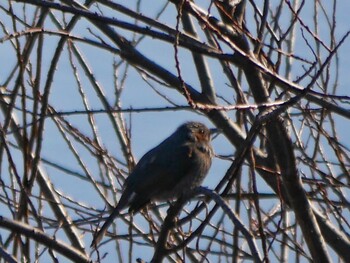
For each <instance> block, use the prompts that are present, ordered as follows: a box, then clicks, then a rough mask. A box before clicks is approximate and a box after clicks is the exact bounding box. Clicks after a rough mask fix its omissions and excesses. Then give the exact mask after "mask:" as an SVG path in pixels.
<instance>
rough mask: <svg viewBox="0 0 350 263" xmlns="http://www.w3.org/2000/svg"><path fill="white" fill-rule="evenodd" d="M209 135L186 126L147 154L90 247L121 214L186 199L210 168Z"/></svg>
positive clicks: (199, 126) (200, 126) (198, 127)
mask: <svg viewBox="0 0 350 263" xmlns="http://www.w3.org/2000/svg"><path fill="white" fill-rule="evenodd" d="M210 137H211V131H210V130H209V129H208V128H207V127H206V126H205V125H204V124H202V123H199V122H187V123H185V124H183V125H181V126H180V127H179V128H178V129H177V130H176V131H175V132H174V133H173V134H172V135H171V136H170V137H168V138H167V139H165V140H164V141H163V142H162V143H160V144H159V145H158V146H156V147H155V148H153V149H152V150H150V151H149V152H147V153H146V154H145V155H144V156H143V157H142V158H141V160H140V161H139V162H138V163H137V165H136V166H135V168H134V170H133V171H132V173H131V174H130V175H129V177H128V178H127V179H126V181H125V185H124V191H123V194H122V196H121V198H120V200H119V203H118V204H117V206H116V207H115V208H114V210H113V212H112V214H111V215H110V216H109V217H108V219H107V220H106V222H105V223H104V224H103V226H102V227H101V229H100V230H99V231H98V232H97V233H96V235H95V236H94V239H93V241H92V244H91V245H92V246H93V245H97V244H98V243H99V242H100V241H101V239H102V237H103V235H104V234H105V232H106V231H107V229H108V227H109V226H110V225H111V224H112V223H113V220H114V218H115V217H117V216H118V215H119V213H120V211H121V210H123V209H124V208H126V207H129V212H131V213H134V212H137V211H139V210H140V209H142V208H143V207H144V206H145V205H147V204H148V203H149V202H150V201H155V200H157V201H164V200H170V199H174V198H178V197H180V196H183V195H186V194H187V193H189V192H190V191H191V190H192V189H194V188H195V187H198V186H200V185H201V183H202V181H203V179H204V178H205V176H206V175H207V173H208V170H209V168H210V166H211V159H212V156H213V150H212V147H211V144H210Z"/></svg>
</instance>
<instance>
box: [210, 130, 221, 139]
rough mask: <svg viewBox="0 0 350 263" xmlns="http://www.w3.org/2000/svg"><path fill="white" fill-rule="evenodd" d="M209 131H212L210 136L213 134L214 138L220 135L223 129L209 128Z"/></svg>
mask: <svg viewBox="0 0 350 263" xmlns="http://www.w3.org/2000/svg"><path fill="white" fill-rule="evenodd" d="M209 131H210V136H211V137H212V138H214V137H216V136H218V135H219V133H221V132H222V130H221V129H217V128H212V129H209Z"/></svg>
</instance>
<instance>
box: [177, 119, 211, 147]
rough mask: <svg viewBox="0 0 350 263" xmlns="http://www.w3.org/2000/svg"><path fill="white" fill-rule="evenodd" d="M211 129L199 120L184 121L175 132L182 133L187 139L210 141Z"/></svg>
mask: <svg viewBox="0 0 350 263" xmlns="http://www.w3.org/2000/svg"><path fill="white" fill-rule="evenodd" d="M213 131H214V129H213ZM213 131H212V130H210V129H208V127H207V126H205V125H204V124H203V123H200V122H186V123H185V124H183V125H181V126H180V127H179V128H178V130H177V132H179V133H181V134H183V135H184V136H185V137H186V138H187V139H190V140H191V141H193V142H204V143H209V142H210V139H211V138H210V137H211V134H212V133H213Z"/></svg>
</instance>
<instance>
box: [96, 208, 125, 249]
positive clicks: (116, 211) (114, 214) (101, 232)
mask: <svg viewBox="0 0 350 263" xmlns="http://www.w3.org/2000/svg"><path fill="white" fill-rule="evenodd" d="M119 213H120V209H119V208H118V207H116V208H114V210H113V212H112V213H111V214H110V216H109V217H108V218H107V220H106V221H105V222H104V224H103V225H102V227H101V228H100V229H99V230H98V231H97V230H96V232H95V234H94V238H93V240H92V242H91V245H90V246H91V247H97V245H98V244H99V243H100V241H101V239H102V238H103V236H104V235H105V234H106V232H107V229H108V228H109V226H110V225H111V224H112V223H113V221H114V219H115V218H116V217H117V216H118V215H119Z"/></svg>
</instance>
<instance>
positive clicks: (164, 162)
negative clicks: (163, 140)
mask: <svg viewBox="0 0 350 263" xmlns="http://www.w3.org/2000/svg"><path fill="white" fill-rule="evenodd" d="M192 151H193V149H192V148H191V147H189V146H188V145H186V144H183V145H176V147H169V146H168V145H165V147H163V145H159V146H158V147H156V148H154V149H153V150H151V151H150V152H148V153H147V154H145V155H144V156H143V157H142V158H141V160H140V161H139V163H138V164H137V165H136V167H135V169H134V171H133V172H132V173H131V174H130V176H129V177H128V179H127V187H129V186H130V188H132V189H134V191H135V192H136V193H137V194H138V195H141V196H143V198H145V199H148V200H149V199H152V197H153V196H154V195H156V194H157V193H159V191H165V190H169V189H171V188H173V187H174V186H175V185H176V184H177V183H178V182H179V181H181V179H182V178H183V177H185V176H186V174H188V173H189V171H190V169H191V167H192V165H193V163H192V162H193V161H192V160H191V155H192V154H193V152H192Z"/></svg>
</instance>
